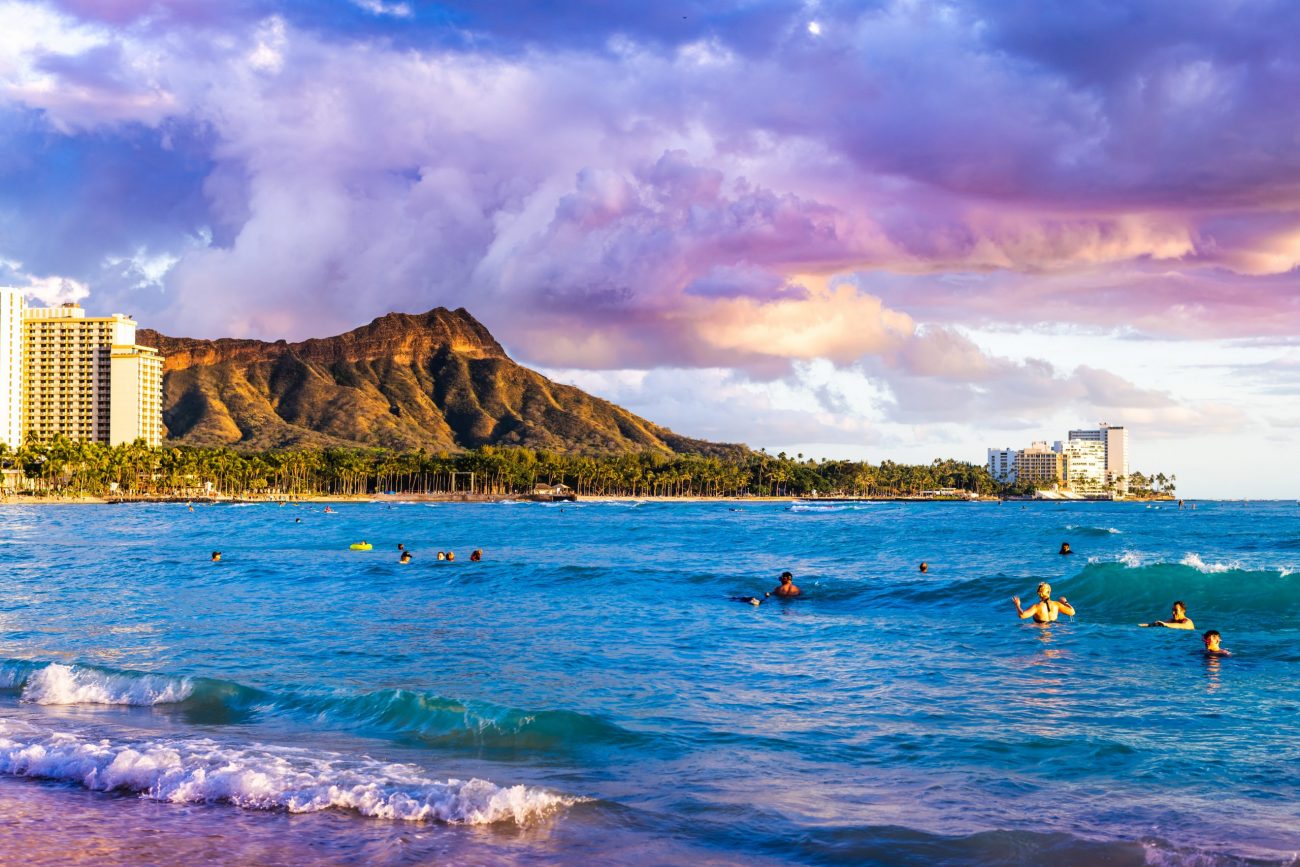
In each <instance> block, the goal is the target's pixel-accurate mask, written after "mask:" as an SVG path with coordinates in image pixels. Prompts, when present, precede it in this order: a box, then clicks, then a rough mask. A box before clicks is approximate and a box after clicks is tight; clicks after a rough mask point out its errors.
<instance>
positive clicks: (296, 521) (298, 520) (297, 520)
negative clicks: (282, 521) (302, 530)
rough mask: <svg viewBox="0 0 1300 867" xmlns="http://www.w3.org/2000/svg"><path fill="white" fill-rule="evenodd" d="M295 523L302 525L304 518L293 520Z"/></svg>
mask: <svg viewBox="0 0 1300 867" xmlns="http://www.w3.org/2000/svg"><path fill="white" fill-rule="evenodd" d="M293 522H294V523H295V524H301V523H302V518H294V519H293Z"/></svg>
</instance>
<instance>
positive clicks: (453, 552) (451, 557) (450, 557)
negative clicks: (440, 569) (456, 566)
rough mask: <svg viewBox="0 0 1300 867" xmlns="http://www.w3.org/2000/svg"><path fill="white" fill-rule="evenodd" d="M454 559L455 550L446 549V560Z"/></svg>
mask: <svg viewBox="0 0 1300 867" xmlns="http://www.w3.org/2000/svg"><path fill="white" fill-rule="evenodd" d="M455 559H456V552H455V551H448V552H447V560H448V561H451V560H455Z"/></svg>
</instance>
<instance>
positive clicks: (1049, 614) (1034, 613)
mask: <svg viewBox="0 0 1300 867" xmlns="http://www.w3.org/2000/svg"><path fill="white" fill-rule="evenodd" d="M1011 601H1012V602H1014V603H1016V613H1017V614H1019V615H1020V619H1021V620H1024V619H1026V618H1028V617H1032V618H1034V622H1035V623H1053V622H1055V621H1056V618H1057V617H1058V616H1060V615H1061V614H1068V615H1069V616H1071V617H1073V616H1074V606H1073V605H1071V604H1070V603H1069V602H1066V601H1065V597H1064V596H1062V597H1061V598H1060V600H1058V601H1053V600H1052V585H1051V584H1048V583H1047V582H1046V581H1044V582H1043V583H1041V584H1039V585H1038V601H1037V602H1035V603H1034V604H1033V605H1030V606H1029V607H1028V608H1021V607H1020V597H1019V596H1012V597H1011Z"/></svg>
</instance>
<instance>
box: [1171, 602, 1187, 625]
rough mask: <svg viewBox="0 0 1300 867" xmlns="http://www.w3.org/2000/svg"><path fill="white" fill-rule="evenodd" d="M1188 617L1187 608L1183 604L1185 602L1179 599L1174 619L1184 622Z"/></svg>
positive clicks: (1175, 606)
mask: <svg viewBox="0 0 1300 867" xmlns="http://www.w3.org/2000/svg"><path fill="white" fill-rule="evenodd" d="M1186 616H1187V606H1186V605H1184V604H1183V600H1181V599H1179V600H1178V601H1177V602H1175V603H1174V619H1175V620H1182V619H1183V618H1184V617H1186Z"/></svg>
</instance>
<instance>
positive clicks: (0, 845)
mask: <svg viewBox="0 0 1300 867" xmlns="http://www.w3.org/2000/svg"><path fill="white" fill-rule="evenodd" d="M1197 505H1198V508H1197V510H1195V511H1192V510H1190V509H1187V510H1182V511H1179V510H1178V509H1177V508H1176V506H1173V505H1171V504H1150V503H1148V504H1141V503H1115V504H1109V503H1079V504H1076V503H1043V502H1029V503H1010V502H1009V503H1006V504H1004V505H1002V506H996V505H986V504H964V503H952V504H948V505H944V506H942V507H941V508H935V507H934V506H933V505H929V504H909V503H860V504H854V503H841V504H805V503H791V502H754V503H745V502H740V503H718V502H693V503H685V502H674V503H664V502H644V501H603V502H583V501H579V502H578V503H576V504H569V503H564V504H542V503H483V504H473V503H471V504H454V505H453V504H441V503H417V502H371V503H353V502H340V503H336V504H334V505H333V506H332V508H333V509H334V513H332V514H327V513H324V512H323V511H321V509H322V508H323V507H322V506H321V505H320V504H297V505H289V506H283V507H282V506H279V505H276V504H273V503H258V504H220V505H214V506H211V507H207V506H205V507H203V508H198V507H197V506H196V509H195V511H194V512H193V513H190V512H188V510H187V509H186V508H185V506H184V504H183V503H180V504H177V503H170V504H140V505H136V506H132V507H130V508H121V509H111V510H99V509H93V510H92V509H82V508H78V507H75V506H59V505H45V506H42V507H41V508H39V509H37V508H25V507H22V506H19V507H13V506H7V507H0V527H2V528H3V531H4V532H3V536H2V537H0V538H3V541H4V544H2V545H0V567H3V568H2V570H0V576H2V577H0V582H3V584H2V585H0V589H3V591H4V593H3V600H4V601H3V606H2V607H0V643H2V648H3V649H2V651H0V851H8V852H16V851H24V852H31V853H34V854H33V855H32V857H31V858H27V857H25V858H24V860H25V861H26V862H27V863H36V864H40V863H50V864H54V863H66V862H67V860H68V859H69V858H72V857H84V858H87V859H92V860H94V861H95V862H96V863H109V864H114V863H116V864H128V863H139V862H141V861H146V862H147V861H150V860H152V859H156V858H158V857H160V855H159V853H171V856H172V857H173V858H178V859H180V860H189V861H197V860H203V861H207V862H210V863H228V864H236V863H250V862H256V863H286V864H288V863H303V862H312V863H338V864H344V863H362V862H364V863H376V864H417V863H428V862H429V861H432V860H444V861H457V862H466V861H468V862H474V863H547V862H573V861H575V860H577V861H592V862H595V861H599V862H602V863H637V864H648V863H655V864H657V863H663V864H669V863H687V862H690V863H737V862H744V863H791V862H794V863H836V862H838V863H844V862H852V863H903V864H930V863H935V862H936V861H944V862H946V863H953V864H965V863H989V862H996V863H1023V864H1036V863H1047V862H1051V863H1075V864H1089V863H1097V862H1098V861H1105V862H1107V863H1113V864H1135V865H1136V864H1144V863H1150V862H1152V861H1156V862H1158V863H1176V864H1177V863H1189V864H1190V863H1196V864H1236V863H1242V859H1248V863H1265V864H1270V863H1271V864H1282V863H1289V861H1290V860H1291V859H1294V858H1295V857H1296V851H1297V849H1300V839H1298V838H1297V832H1296V830H1295V829H1296V828H1297V827H1300V815H1298V814H1297V808H1296V806H1295V805H1296V803H1297V802H1298V801H1300V798H1297V795H1300V792H1298V791H1297V785H1296V783H1295V775H1294V774H1291V773H1289V771H1288V766H1287V765H1286V763H1287V761H1288V758H1287V757H1288V756H1290V755H1291V752H1292V744H1294V742H1295V738H1296V737H1297V736H1300V730H1297V726H1298V725H1300V724H1297V722H1296V719H1297V714H1296V712H1295V708H1296V707H1297V706H1300V690H1298V688H1297V686H1296V681H1295V679H1294V677H1293V676H1292V675H1293V672H1292V669H1293V668H1294V666H1295V664H1296V663H1297V661H1300V659H1298V658H1297V657H1296V654H1295V651H1294V644H1295V640H1296V638H1297V634H1296V626H1295V624H1296V622H1297V620H1296V617H1297V615H1300V594H1297V593H1296V591H1295V588H1294V586H1293V584H1292V581H1293V573H1294V572H1295V571H1296V569H1297V567H1298V566H1300V562H1297V561H1298V560H1300V521H1298V518H1300V515H1298V514H1297V510H1296V507H1295V505H1294V504H1293V503H1271V504H1269V503H1256V504H1249V503H1210V502H1202V503H1198V504H1197ZM296 519H301V521H300V522H299V521H297V520H296ZM361 539H366V540H368V541H370V542H371V543H373V545H374V550H373V551H371V552H355V551H349V550H348V545H349V544H351V543H353V542H356V541H358V540H361ZM1062 541H1069V542H1071V544H1072V547H1073V548H1074V550H1075V551H1076V552H1077V553H1076V554H1074V555H1073V556H1071V557H1061V556H1060V555H1058V554H1057V553H1056V551H1057V549H1058V547H1059V545H1060V543H1061V542H1062ZM398 543H401V544H403V545H404V546H405V547H406V548H408V549H410V550H412V551H413V552H414V561H413V562H412V563H411V564H410V565H407V566H402V565H399V564H398V563H397V562H396V560H397V545H398ZM474 548H482V549H484V551H485V558H484V561H483V562H481V563H470V562H468V553H469V552H470V550H472V549H474ZM213 549H220V550H222V551H223V560H222V562H220V563H211V562H209V561H208V555H209V553H210V552H211V550H213ZM448 549H449V550H454V551H455V552H456V553H457V560H456V562H454V563H439V562H437V561H436V559H435V557H434V554H435V553H436V551H438V550H448ZM921 560H926V561H927V562H928V564H929V569H930V571H929V572H928V573H926V574H924V575H922V574H920V573H919V572H918V570H917V564H918V563H919V562H920V561H921ZM785 569H789V570H791V571H792V572H793V573H794V576H795V582H796V583H797V584H798V585H799V586H801V587H802V588H803V590H804V598H803V599H800V600H798V601H793V602H775V601H767V602H764V603H763V604H761V605H759V606H757V607H755V606H752V605H748V604H744V605H742V604H737V603H735V602H732V601H730V600H729V597H731V596H733V595H740V594H754V593H757V594H760V595H761V593H762V592H763V591H765V590H770V589H772V587H773V586H774V585H775V583H776V576H777V574H779V572H781V571H782V570H785ZM1041 580H1048V581H1050V582H1051V583H1052V585H1053V587H1054V589H1055V592H1056V593H1058V594H1060V595H1063V596H1067V597H1069V599H1070V601H1071V603H1072V604H1073V605H1074V606H1075V607H1076V608H1077V610H1078V614H1077V616H1075V617H1074V618H1073V619H1063V620H1062V622H1059V623H1056V624H1053V625H1051V626H1048V627H1041V626H1034V625H1030V624H1025V623H1021V622H1020V621H1018V620H1017V619H1016V616H1015V612H1014V609H1013V607H1012V604H1011V601H1010V597H1011V596H1012V595H1019V596H1021V597H1024V598H1032V596H1033V592H1034V588H1035V586H1036V584H1037V583H1038V582H1039V581H1041ZM1176 598H1177V599H1182V600H1185V601H1186V602H1187V604H1188V608H1189V614H1190V616H1191V617H1193V618H1194V619H1195V620H1196V625H1197V630H1196V631H1188V632H1177V631H1174V630H1143V629H1139V628H1137V627H1136V624H1137V623H1138V622H1142V621H1148V620H1152V619H1155V618H1157V617H1162V616H1166V615H1167V614H1168V610H1169V605H1170V604H1171V603H1172V601H1173V600H1174V599H1176ZM1205 628H1217V629H1220V630H1221V631H1222V632H1223V634H1224V643H1225V646H1227V647H1228V648H1230V649H1231V650H1232V651H1233V653H1234V655H1233V656H1232V657H1230V658H1224V659H1207V658H1206V657H1205V656H1204V655H1203V654H1202V653H1201V652H1200V642H1199V631H1200V630H1201V629H1205ZM1171 768H1176V769H1177V772H1176V773H1170V769H1171ZM41 817H44V818H45V819H46V821H45V822H42V821H41ZM76 853H81V854H80V855H79V856H78V855H76ZM42 859H44V860H42Z"/></svg>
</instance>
